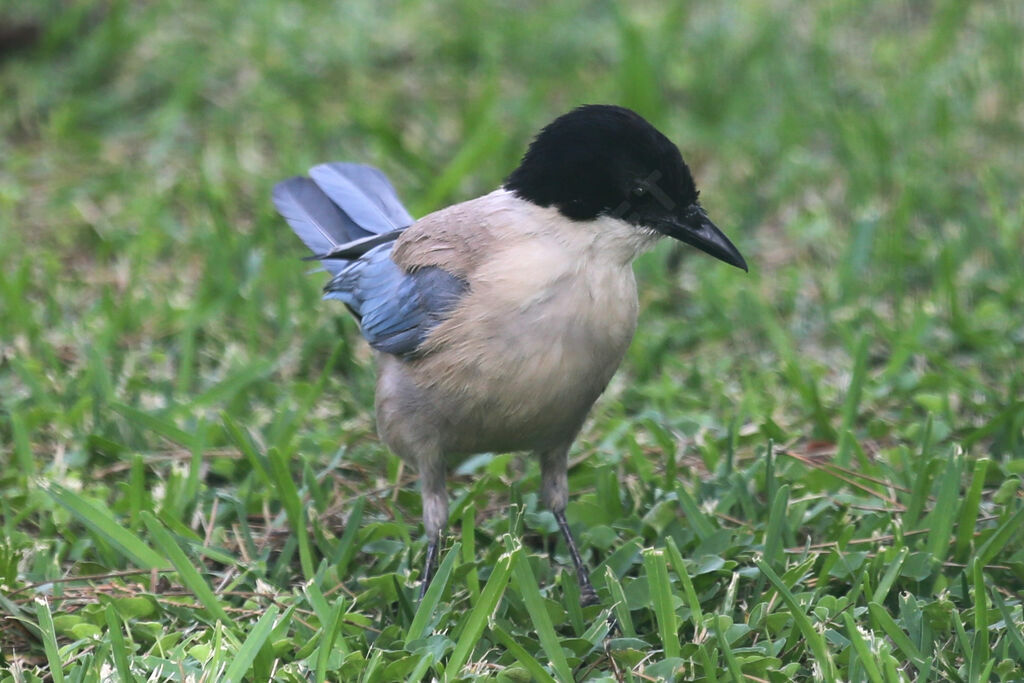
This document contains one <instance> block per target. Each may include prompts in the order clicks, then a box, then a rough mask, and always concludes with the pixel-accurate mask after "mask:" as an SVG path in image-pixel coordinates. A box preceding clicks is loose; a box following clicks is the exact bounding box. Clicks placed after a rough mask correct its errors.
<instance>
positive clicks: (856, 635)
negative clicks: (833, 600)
mask: <svg viewBox="0 0 1024 683" xmlns="http://www.w3.org/2000/svg"><path fill="white" fill-rule="evenodd" d="M843 622H844V623H845V624H846V633H847V635H848V637H849V638H850V642H851V643H853V649H854V651H856V653H857V658H858V659H857V661H859V662H860V665H861V666H862V667H864V672H865V673H866V674H867V675H868V678H870V679H871V683H884V681H885V678H884V677H883V676H882V672H881V671H879V669H878V662H877V661H876V656H875V654H874V653H873V652H871V647H870V646H869V645H868V644H867V642H866V641H865V640H864V636H863V635H861V632H860V629H859V628H857V624H856V622H854V620H853V617H852V616H850V613H849V612H848V611H847V612H843Z"/></svg>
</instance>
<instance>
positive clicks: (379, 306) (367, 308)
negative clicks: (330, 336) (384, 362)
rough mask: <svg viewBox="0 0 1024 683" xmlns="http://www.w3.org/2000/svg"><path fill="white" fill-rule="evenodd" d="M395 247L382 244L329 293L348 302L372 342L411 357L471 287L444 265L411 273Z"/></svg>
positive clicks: (333, 284)
mask: <svg viewBox="0 0 1024 683" xmlns="http://www.w3.org/2000/svg"><path fill="white" fill-rule="evenodd" d="M392 246H393V243H389V244H382V245H380V246H378V247H375V248H373V249H371V250H370V251H368V252H367V253H365V254H363V255H362V256H361V257H360V258H358V259H356V260H355V261H352V262H351V263H350V264H349V265H348V266H347V267H346V268H345V269H344V270H342V271H341V272H340V273H338V275H337V276H335V277H334V278H333V279H332V280H331V281H330V282H328V283H327V286H326V287H325V288H324V291H325V292H326V294H325V295H324V296H325V298H328V299H340V300H342V301H344V302H345V303H346V304H348V306H349V307H350V308H351V309H352V312H353V313H355V315H356V316H357V317H358V318H359V319H360V322H359V325H360V329H361V330H362V333H363V337H365V338H366V341H368V342H369V343H370V346H372V347H373V348H375V349H377V350H379V351H383V352H385V353H390V354H394V355H396V356H408V355H412V354H414V353H415V352H416V350H417V349H418V348H419V347H420V345H421V344H422V343H423V341H424V340H425V339H426V338H427V335H429V334H430V332H431V330H433V329H434V327H436V326H437V325H438V324H439V323H441V322H442V321H443V320H444V319H445V318H446V317H447V316H448V314H449V313H450V312H451V311H452V310H453V309H454V308H455V306H456V305H457V304H458V302H459V299H460V298H461V297H462V295H463V294H464V293H465V291H466V287H467V286H466V282H465V281H464V280H462V279H460V278H458V277H455V276H454V275H452V274H450V273H447V272H445V271H443V270H441V269H440V268H434V267H431V268H420V269H418V270H416V271H414V272H411V273H410V272H406V271H405V270H403V269H402V268H401V267H400V266H398V265H397V264H396V263H395V262H394V261H392V260H391V248H392Z"/></svg>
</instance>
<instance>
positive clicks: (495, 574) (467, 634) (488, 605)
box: [444, 534, 518, 681]
mask: <svg viewBox="0 0 1024 683" xmlns="http://www.w3.org/2000/svg"><path fill="white" fill-rule="evenodd" d="M506 537H507V534H506ZM516 552H518V551H517V550H513V551H509V552H506V553H503V554H502V555H501V557H499V558H498V561H497V562H495V564H494V570H493V571H492V572H491V576H490V577H489V578H488V579H487V583H486V584H485V585H484V589H483V591H481V592H480V599H479V600H477V603H476V605H474V606H473V611H472V612H470V615H469V619H467V620H466V625H465V626H464V627H463V629H462V633H461V634H459V639H458V641H457V642H456V644H455V649H454V650H452V655H451V657H450V658H449V659H448V665H447V666H446V667H445V671H444V680H445V681H449V680H452V679H453V678H456V677H457V676H458V675H459V673H460V672H461V671H462V665H463V664H465V663H466V660H467V659H469V655H470V654H471V653H472V652H473V648H474V647H476V644H477V641H478V640H479V639H480V634H481V633H483V632H484V626H486V624H487V619H488V617H490V615H491V614H492V613H493V612H494V610H495V608H497V606H498V601H500V600H501V596H502V595H503V594H504V593H505V589H506V588H507V587H508V580H509V576H510V575H511V573H512V562H513V560H514V559H515V554H516Z"/></svg>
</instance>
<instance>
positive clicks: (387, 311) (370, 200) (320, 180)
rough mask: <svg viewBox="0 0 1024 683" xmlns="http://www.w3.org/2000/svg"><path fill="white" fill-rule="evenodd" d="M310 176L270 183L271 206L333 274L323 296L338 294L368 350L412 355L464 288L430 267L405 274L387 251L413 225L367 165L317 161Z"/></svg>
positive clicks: (382, 180)
mask: <svg viewBox="0 0 1024 683" xmlns="http://www.w3.org/2000/svg"><path fill="white" fill-rule="evenodd" d="M310 176H312V180H311V179H309V178H302V177H296V178H289V179H288V180H284V181H282V182H280V183H278V184H277V185H276V186H275V187H274V192H273V200H274V205H275V207H276V208H277V211H278V213H280V214H281V215H282V216H283V217H284V218H285V220H286V221H288V224H289V225H290V226H291V227H292V229H293V230H294V231H295V233H296V234H297V235H298V236H299V238H301V239H302V241H303V242H304V243H305V244H306V246H308V247H309V248H310V249H311V250H312V251H313V252H314V254H315V256H314V257H313V258H320V259H321V260H322V261H323V264H324V267H325V268H326V269H327V270H328V271H329V272H330V273H331V274H332V275H333V276H334V277H333V278H332V279H331V280H330V282H328V283H327V286H326V287H324V291H325V292H326V294H325V295H324V298H327V299H340V300H341V301H344V302H345V304H347V305H348V307H349V310H351V311H352V313H353V314H354V315H355V316H356V318H358V319H359V321H360V328H361V330H362V333H363V336H364V337H365V338H366V340H367V341H368V342H369V343H370V345H371V346H373V347H374V348H375V349H378V350H380V351H383V352H385V353H391V354H394V355H397V356H408V355H412V354H414V353H415V352H416V351H417V349H418V348H419V347H420V345H421V344H422V343H423V340H424V339H426V337H427V335H428V334H430V331H431V330H432V329H434V327H436V326H437V325H438V324H439V323H440V322H442V321H443V320H444V319H445V318H446V317H447V315H448V314H449V313H450V312H451V310H452V309H453V308H454V307H455V306H456V304H457V303H458V301H459V299H460V298H461V297H462V295H463V294H464V293H465V291H466V283H465V281H464V280H462V279H460V278H458V277H456V276H454V275H452V274H451V273H448V272H445V271H444V270H442V269H440V268H436V267H429V268H418V269H416V270H415V271H412V272H407V271H405V270H403V269H402V268H401V267H400V266H398V265H397V264H396V263H395V262H394V261H392V260H391V248H392V247H393V246H394V241H395V240H396V239H397V238H398V237H399V236H400V235H401V232H402V230H404V229H405V228H406V227H408V226H409V225H411V224H412V223H413V220H412V217H411V216H410V215H409V213H408V212H407V211H406V210H405V207H403V206H402V203H401V201H400V200H399V199H398V195H397V194H396V193H395V189H394V187H392V185H391V183H390V182H388V179H387V177H386V176H385V175H384V174H383V173H381V172H380V171H378V170H377V169H375V168H373V167H371V166H363V165H360V164H347V163H332V164H321V165H320V166H316V167H314V168H312V169H311V170H310Z"/></svg>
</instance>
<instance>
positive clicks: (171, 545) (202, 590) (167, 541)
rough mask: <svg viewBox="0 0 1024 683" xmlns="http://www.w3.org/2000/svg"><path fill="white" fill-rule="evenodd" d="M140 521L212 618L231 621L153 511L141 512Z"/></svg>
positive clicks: (226, 621)
mask: <svg viewBox="0 0 1024 683" xmlns="http://www.w3.org/2000/svg"><path fill="white" fill-rule="evenodd" d="M142 522H143V523H144V524H145V525H146V528H147V529H148V530H149V535H150V536H152V537H153V540H154V541H155V542H156V545H157V547H158V548H160V550H162V551H163V552H164V554H166V555H167V557H168V558H169V559H170V561H171V564H173V565H174V568H175V569H176V570H177V572H178V576H180V577H181V581H182V583H184V584H185V587H186V588H188V589H189V590H190V591H192V593H194V594H195V596H196V599H198V600H199V602H200V603H202V605H203V607H205V608H206V611H207V612H208V613H209V615H210V616H211V617H213V618H214V619H219V620H220V621H222V622H224V623H225V624H231V623H233V622H232V621H231V619H230V618H229V617H228V615H227V612H225V611H224V608H223V607H222V606H221V604H220V601H219V600H218V599H217V596H216V595H215V594H214V592H213V590H211V588H210V584H208V583H207V582H206V579H204V578H203V577H202V575H200V573H199V572H198V571H197V570H196V568H195V567H193V566H192V563H191V562H190V561H189V559H188V556H187V555H185V551H183V550H182V549H181V547H180V546H179V545H178V544H177V542H176V541H175V540H174V538H173V537H172V536H171V534H170V532H169V531H167V530H166V529H164V528H163V526H161V524H160V522H159V521H158V520H157V518H156V517H154V516H153V513H151V512H149V511H143V512H142Z"/></svg>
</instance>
